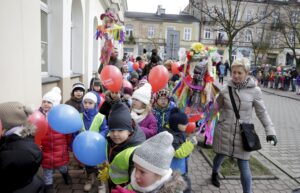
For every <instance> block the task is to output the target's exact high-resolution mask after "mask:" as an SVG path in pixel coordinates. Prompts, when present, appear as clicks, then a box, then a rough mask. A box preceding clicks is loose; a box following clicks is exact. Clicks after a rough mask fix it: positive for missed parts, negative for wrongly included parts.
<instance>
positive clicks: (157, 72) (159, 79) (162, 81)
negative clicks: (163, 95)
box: [148, 65, 169, 92]
mask: <svg viewBox="0 0 300 193" xmlns="http://www.w3.org/2000/svg"><path fill="white" fill-rule="evenodd" d="M148 79H149V83H150V84H151V86H152V91H153V92H157V91H159V90H160V89H162V88H164V87H165V86H166V84H167V83H168V80H169V74H168V70H167V69H166V67H164V66H163V65H157V66H155V67H153V68H152V69H151V70H150V73H149V78H148Z"/></svg>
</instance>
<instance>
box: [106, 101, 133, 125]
mask: <svg viewBox="0 0 300 193" xmlns="http://www.w3.org/2000/svg"><path fill="white" fill-rule="evenodd" d="M108 127H109V130H110V131H111V130H128V131H133V128H132V119H131V115H130V111H129V108H128V107H127V106H126V105H125V104H123V103H116V104H114V105H113V106H112V108H111V112H110V114H109V116H108Z"/></svg>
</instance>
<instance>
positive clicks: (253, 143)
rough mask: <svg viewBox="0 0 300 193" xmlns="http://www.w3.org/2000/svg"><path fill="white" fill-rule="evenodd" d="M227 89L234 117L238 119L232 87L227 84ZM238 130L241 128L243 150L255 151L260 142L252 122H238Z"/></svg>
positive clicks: (259, 146)
mask: <svg viewBox="0 0 300 193" xmlns="http://www.w3.org/2000/svg"><path fill="white" fill-rule="evenodd" d="M228 90H229V96H230V101H231V104H232V107H233V110H234V113H235V116H236V118H237V119H238V120H239V119H240V114H239V112H238V110H237V107H236V104H235V101H234V98H233V94H232V88H231V87H230V86H228ZM240 130H241V135H242V142H243V147H244V150H245V151H256V150H259V149H261V144H260V140H259V137H258V135H257V133H256V132H255V129H254V124H253V123H240Z"/></svg>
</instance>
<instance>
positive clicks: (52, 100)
mask: <svg viewBox="0 0 300 193" xmlns="http://www.w3.org/2000/svg"><path fill="white" fill-rule="evenodd" d="M60 101H61V90H60V88H58V87H54V88H52V89H51V90H50V91H49V92H47V93H46V94H45V95H44V96H43V100H42V105H41V107H40V109H39V110H40V112H41V113H43V114H44V115H45V116H46V117H47V115H48V112H49V111H50V110H51V108H52V107H54V106H56V105H59V104H60ZM70 142H71V136H70V135H65V134H62V133H59V132H56V131H54V130H53V129H52V128H50V126H49V127H48V130H47V133H46V135H45V137H44V138H43V139H42V142H41V149H42V152H43V160H42V168H43V175H44V181H45V192H47V193H49V192H54V188H53V171H54V170H55V169H58V170H59V172H60V173H61V175H62V177H63V179H64V182H65V184H67V185H68V184H71V183H72V179H71V176H70V175H69V173H68V167H67V165H68V163H69V153H68V147H69V144H70Z"/></svg>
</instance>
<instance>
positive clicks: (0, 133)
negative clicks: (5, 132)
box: [0, 119, 2, 136]
mask: <svg viewBox="0 0 300 193" xmlns="http://www.w3.org/2000/svg"><path fill="white" fill-rule="evenodd" d="M1 135H2V121H1V119H0V136H1Z"/></svg>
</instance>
